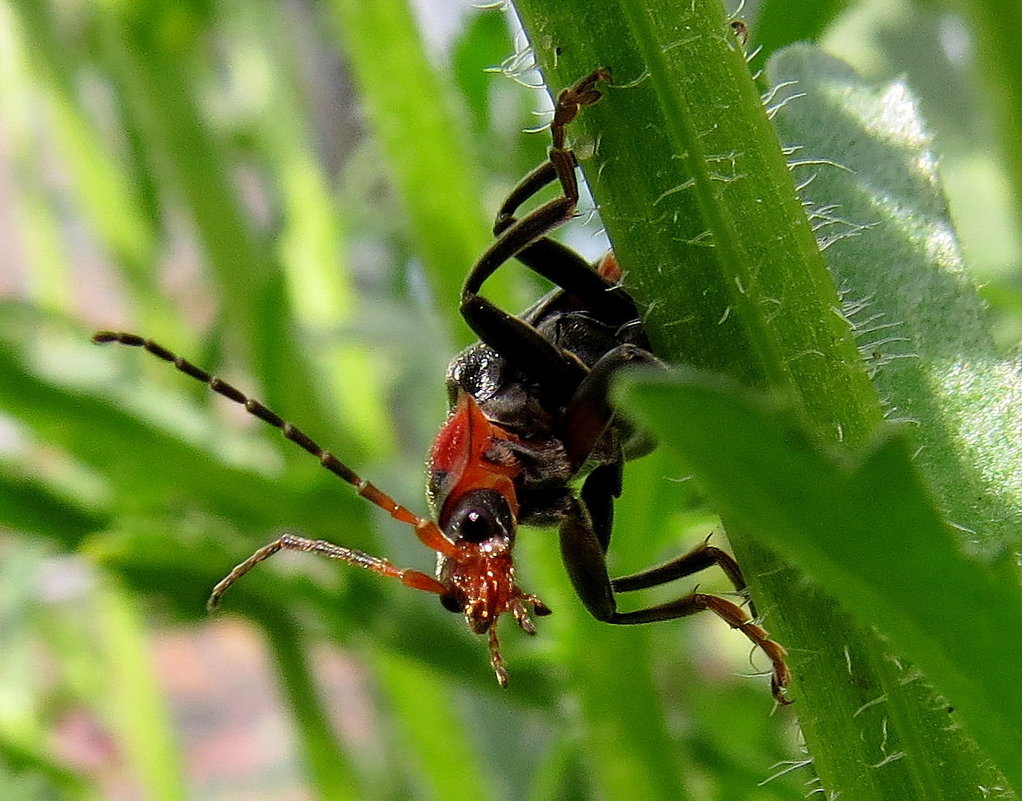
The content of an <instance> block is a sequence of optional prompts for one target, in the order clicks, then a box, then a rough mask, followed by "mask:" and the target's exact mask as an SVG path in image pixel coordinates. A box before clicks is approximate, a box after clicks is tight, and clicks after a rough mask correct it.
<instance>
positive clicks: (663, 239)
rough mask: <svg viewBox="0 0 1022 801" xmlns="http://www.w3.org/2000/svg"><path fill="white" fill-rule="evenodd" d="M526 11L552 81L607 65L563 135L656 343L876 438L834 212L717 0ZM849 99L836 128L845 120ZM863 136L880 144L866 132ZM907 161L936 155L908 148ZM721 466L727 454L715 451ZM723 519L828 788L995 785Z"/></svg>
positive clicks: (906, 792)
mask: <svg viewBox="0 0 1022 801" xmlns="http://www.w3.org/2000/svg"><path fill="white" fill-rule="evenodd" d="M519 10H520V11H521V13H522V19H523V22H524V24H525V26H526V28H527V30H529V32H530V35H531V37H532V41H533V44H534V46H535V49H536V52H537V57H538V59H539V61H540V63H541V64H542V65H543V67H544V70H545V72H546V75H547V78H548V81H549V82H550V83H551V84H552V85H553V86H554V87H557V86H564V85H567V84H569V83H571V82H572V81H574V80H576V79H577V78H578V77H579V76H581V75H584V74H586V73H587V72H589V71H590V70H592V69H593V67H594V66H596V65H605V66H608V67H610V68H611V69H612V70H613V73H614V80H613V83H612V85H611V86H609V87H608V88H607V91H606V92H605V100H604V101H603V102H601V103H600V104H598V105H596V106H594V107H593V108H592V109H586V113H585V114H584V115H582V117H581V118H580V120H579V124H578V125H577V126H576V128H575V130H574V131H573V134H574V136H575V138H576V141H578V139H579V138H580V137H582V138H584V137H586V136H589V137H591V139H592V140H594V141H598V142H599V146H598V147H597V148H596V149H595V153H594V155H593V158H592V159H591V160H590V161H588V162H587V161H585V160H583V162H582V167H583V170H584V171H585V172H586V174H587V177H588V179H589V181H590V184H591V186H592V188H593V192H594V195H595V197H596V199H597V201H598V202H599V204H600V209H601V215H602V217H603V219H604V222H605V223H606V227H607V231H608V233H609V235H610V237H611V240H612V242H613V244H614V248H615V252H616V253H617V255H618V258H619V260H620V261H621V264H622V266H623V268H624V271H625V275H626V280H627V281H628V283H629V286H630V287H632V288H634V292H635V295H636V296H637V298H638V299H639V300H640V302H642V303H644V304H645V306H644V310H643V311H644V320H645V322H646V325H647V329H648V331H649V334H650V338H651V341H652V342H653V346H654V350H655V352H657V353H658V354H659V355H661V356H662V357H664V358H666V359H667V360H670V361H673V362H675V363H679V364H688V365H694V366H698V367H703V368H708V369H710V370H712V371H714V372H717V373H721V374H724V375H727V376H729V377H731V378H732V379H734V380H737V381H738V382H741V383H742V384H744V385H746V386H749V385H754V386H758V387H763V388H768V389H769V391H770V392H771V394H778V395H780V396H781V397H783V398H785V399H786V402H787V403H789V404H790V405H791V408H792V409H793V410H794V414H795V416H796V418H797V419H798V420H799V421H800V424H801V425H803V426H806V427H807V428H808V430H809V431H810V432H811V434H812V436H813V437H814V438H815V439H819V440H820V441H824V442H828V441H829V442H832V443H834V445H835V447H839V446H840V447H843V448H851V447H856V446H862V445H863V444H865V443H866V442H868V441H870V439H871V438H872V437H873V436H874V433H875V429H876V428H877V426H878V425H880V423H881V419H882V415H883V411H884V407H883V405H882V400H883V401H886V400H887V398H882V397H878V394H877V392H876V390H875V389H874V388H873V387H872V386H871V385H870V384H869V382H868V374H867V368H872V365H869V364H868V363H867V361H866V360H865V359H863V355H862V354H861V353H860V351H859V349H858V348H859V347H860V346H862V345H863V344H864V342H863V341H861V340H860V341H858V342H857V341H856V335H857V334H858V335H859V336H861V335H862V334H863V333H865V332H866V329H867V328H868V323H865V322H861V321H860V322H859V325H858V327H856V322H857V321H856V319H855V315H854V314H853V312H854V311H855V308H854V307H851V306H850V307H849V308H848V309H847V310H845V309H844V308H843V306H842V302H841V300H842V295H843V293H844V287H843V286H841V287H835V285H834V283H833V281H832V279H831V277H830V275H829V274H828V273H827V272H826V271H825V269H824V263H823V259H822V257H821V256H820V253H819V252H818V249H817V243H816V241H815V239H814V237H813V233H814V231H813V225H814V224H815V225H817V230H816V231H815V233H816V234H817V235H820V236H824V235H825V233H826V232H825V231H821V230H819V229H818V224H819V223H820V222H821V221H823V220H824V219H825V218H826V216H827V207H824V206H820V207H817V208H810V209H809V211H811V212H812V215H811V221H812V222H810V219H807V216H806V214H805V211H804V210H803V209H802V208H801V205H800V201H799V200H798V199H797V196H796V193H795V186H794V181H793V180H792V176H791V174H790V171H789V166H788V165H787V164H786V163H785V162H786V160H787V159H786V156H787V155H791V154H790V153H788V154H786V153H784V152H783V151H782V150H781V148H780V146H779V144H778V142H777V139H776V133H775V131H774V130H773V129H772V128H771V126H769V125H768V124H764V123H765V121H766V119H767V115H766V112H765V111H764V109H763V107H762V104H761V101H760V98H759V97H758V96H757V95H756V94H755V91H754V88H753V84H752V79H751V76H750V75H749V73H748V69H747V67H746V65H745V63H744V60H743V59H742V58H741V53H739V52H738V47H737V45H736V43H735V39H734V34H733V31H732V30H731V29H730V27H729V26H728V24H727V19H726V16H725V14H724V12H723V9H721V8H720V7H719V6H718V5H717V4H715V3H704V4H697V5H696V6H694V7H684V8H678V7H677V6H676V5H674V4H667V3H662V2H658V1H657V0H645V2H633V3H624V2H621V3H607V4H601V6H600V8H599V10H598V12H597V11H594V10H592V9H589V8H587V7H586V6H585V4H584V3H581V2H579V3H575V2H562V3H558V4H556V7H554V6H552V5H548V4H544V3H540V2H533V1H532V0H527V1H526V0H523V1H522V2H520V3H519ZM792 103H793V104H794V103H797V101H792ZM775 111H776V110H775ZM848 111H849V110H848V109H840V110H839V111H838V112H836V114H835V117H836V119H835V120H833V122H834V123H836V124H838V125H839V126H840V123H841V122H842V120H843V115H846V114H848ZM590 112H591V113H590ZM637 120H641V121H642V124H637V122H636V121H637ZM859 132H860V133H861V130H860V131H859ZM865 133H866V134H867V139H870V138H872V139H876V140H879V142H881V143H882V142H885V141H887V138H888V133H887V132H886V131H884V130H878V129H876V128H875V127H874V128H868V129H866V131H865ZM795 144H800V142H799V141H798V140H795ZM834 144H835V145H836V149H837V152H835V153H831V154H829V155H827V156H817V158H822V159H825V160H826V162H827V163H833V162H841V161H842V154H841V148H842V147H849V148H853V149H854V147H856V146H863V143H862V139H857V138H856V136H855V133H854V132H848V131H845V130H843V131H842V132H841V134H840V135H839V136H838V137H837V138H836V139H835V140H834ZM866 146H867V147H868V144H867V145H866ZM799 155H800V154H798V153H795V154H794V156H793V158H795V159H798V158H799ZM915 155H916V158H918V159H921V160H923V161H924V162H926V161H932V157H931V156H929V155H928V154H927V153H926V152H925V149H924V148H923V147H922V146H921V145H920V144H919V143H917V144H916V154H915ZM894 197H896V198H897V197H899V196H898V195H895V196H894ZM826 202H827V203H830V204H832V203H835V202H838V203H839V202H840V200H839V199H838V200H835V199H833V198H827V201H826ZM849 228H854V226H849ZM807 237H808V240H807ZM851 241H853V240H849V242H851ZM916 247H917V248H920V249H921V247H922V243H920V242H917V243H916ZM873 263H876V260H875V259H874V260H873ZM838 289H840V290H841V292H840V293H839V291H838ZM863 297H865V296H859V298H858V299H860V300H861V299H862V298H863ZM856 299H857V298H856V297H854V296H853V297H852V298H851V300H852V301H853V302H854V301H855V300H856ZM938 303H939V301H938ZM867 315H868V312H867ZM888 410H889V407H888ZM839 443H840V445H839ZM716 458H718V459H721V460H730V458H731V457H730V455H729V454H728V453H727V452H726V451H724V450H723V449H721V448H718V449H717V451H716ZM739 461H740V460H735V462H736V463H737V462H739ZM732 467H734V463H732ZM724 522H725V524H726V525H727V529H728V535H729V538H730V540H731V543H732V545H733V547H734V550H735V552H736V555H737V556H738V557H739V561H740V562H741V563H742V565H743V567H744V569H745V571H746V575H747V576H748V577H749V581H750V584H751V585H752V587H753V595H754V597H755V598H756V599H757V603H758V604H759V607H760V608H761V609H766V610H768V618H767V625H768V627H769V628H770V629H771V630H772V631H773V632H774V633H775V635H776V636H777V637H778V639H779V640H780V641H781V642H782V643H784V644H785V645H787V646H788V647H789V649H790V661H791V664H792V666H793V669H794V672H795V683H794V688H793V689H794V694H795V695H796V696H797V697H798V700H799V703H798V710H797V711H798V714H799V716H800V724H801V728H802V731H803V732H804V734H805V739H806V742H807V745H808V748H809V750H810V753H811V755H812V757H813V761H812V765H813V768H814V769H815V770H816V771H817V773H818V775H819V777H820V780H821V782H822V787H821V789H824V790H826V791H827V792H829V793H832V794H847V795H853V796H854V797H856V798H858V799H891V800H892V801H894V800H895V799H904V798H907V797H911V798H921V797H942V796H943V797H965V795H966V793H973V792H974V791H975V788H976V787H977V786H979V785H984V786H993V785H996V784H999V783H1003V781H999V780H998V779H997V774H996V772H993V771H991V770H990V768H989V765H988V764H987V763H985V762H984V761H983V760H982V759H981V758H980V757H978V756H977V752H976V749H975V746H974V745H972V744H971V743H970V741H969V740H968V738H967V737H966V736H965V735H964V734H962V732H961V730H959V729H954V728H950V729H949V728H948V727H947V725H946V714H945V713H943V711H942V709H941V708H940V707H939V706H938V705H937V699H936V697H935V694H934V691H933V690H932V689H931V688H929V687H928V686H927V685H925V684H924V683H922V682H919V681H913V677H917V675H918V674H917V673H912V672H906V671H911V670H913V669H912V668H906V667H903V666H902V665H901V663H900V662H898V661H897V660H896V659H894V658H892V655H891V653H890V648H889V646H888V645H887V644H885V642H884V641H883V640H881V639H880V638H879V637H877V636H876V635H875V634H874V633H873V632H872V631H871V630H870V629H869V628H864V627H862V626H857V625H855V624H854V623H853V621H851V620H850V619H849V618H848V617H847V612H846V611H845V610H843V609H842V607H840V606H839V605H838V603H837V602H836V600H835V599H834V598H833V597H831V596H829V595H827V594H826V593H825V592H824V590H823V588H822V587H821V586H820V585H819V584H817V583H814V582H810V581H807V580H806V578H805V577H802V576H800V575H799V574H798V573H796V572H795V571H794V570H791V569H786V567H785V565H784V564H783V563H781V562H780V560H779V559H778V558H777V557H776V555H774V554H773V553H772V552H771V551H770V550H768V549H767V548H766V547H765V545H766V543H768V542H770V540H765V539H763V538H762V535H760V534H759V533H758V531H757V529H756V528H755V527H754V525H752V524H751V523H750V522H749V519H748V518H745V517H742V518H730V517H728V516H727V515H725V516H724ZM761 540H762V541H761ZM849 664H851V665H852V666H853V670H854V681H852V682H850V681H848V678H847V677H848V670H849V668H848V665H849ZM899 687H901V688H903V689H902V690H901V691H898V689H897V688H899ZM878 699H888V701H887V703H882V702H881V701H879V700H878ZM892 755H896V756H894V758H892ZM880 768H882V770H881V769H880Z"/></svg>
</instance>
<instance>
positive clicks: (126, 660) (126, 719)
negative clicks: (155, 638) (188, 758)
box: [94, 574, 188, 801]
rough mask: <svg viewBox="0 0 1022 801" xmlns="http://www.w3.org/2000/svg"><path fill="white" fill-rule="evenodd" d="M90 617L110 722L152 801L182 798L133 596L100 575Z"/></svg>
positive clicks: (175, 755)
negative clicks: (101, 653) (102, 663)
mask: <svg viewBox="0 0 1022 801" xmlns="http://www.w3.org/2000/svg"><path fill="white" fill-rule="evenodd" d="M94 597H95V603H96V607H97V615H96V620H97V623H98V626H99V629H100V632H101V635H100V636H101V638H102V642H103V647H104V650H105V656H106V668H107V677H108V681H109V683H108V684H107V685H106V687H107V689H108V690H109V696H108V697H107V698H106V699H105V700H106V703H107V705H108V708H109V709H110V713H111V721H110V722H111V726H112V728H113V729H114V731H115V732H116V736H117V739H118V742H119V745H120V748H121V749H123V751H124V753H125V754H127V755H128V758H129V761H130V763H131V765H132V767H133V768H134V770H135V772H136V773H137V779H138V781H139V782H140V784H141V785H142V787H143V788H144V793H145V796H146V797H147V798H150V799H152V801H186V799H187V797H188V794H187V792H186V790H185V780H184V776H183V774H182V764H181V758H180V752H179V750H178V748H177V744H176V737H175V735H174V733H173V730H172V728H171V722H170V715H169V713H168V710H167V708H166V706H165V703H164V697H163V695H162V694H161V692H160V683H159V681H158V680H157V677H156V676H155V675H154V671H153V666H152V663H151V660H150V655H149V649H148V645H149V637H148V634H147V633H146V631H145V628H144V624H143V620H142V613H141V610H140V608H139V602H138V600H137V599H136V598H135V597H134V596H132V595H129V594H127V593H126V592H125V591H124V590H123V589H122V588H121V587H120V585H119V583H118V581H117V579H116V578H115V577H114V576H112V575H110V574H106V575H100V576H98V579H97V584H96V589H95V596H94Z"/></svg>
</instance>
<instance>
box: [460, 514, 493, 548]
mask: <svg viewBox="0 0 1022 801" xmlns="http://www.w3.org/2000/svg"><path fill="white" fill-rule="evenodd" d="M494 533H495V532H494V525H493V521H492V520H491V519H490V516H489V515H488V514H487V513H486V512H485V511H484V510H482V509H472V510H470V511H469V513H468V514H467V515H465V519H464V520H463V521H462V523H461V536H462V537H463V538H465V539H466V540H469V541H470V542H482V541H483V540H488V539H489V538H490V537H492V536H493V534H494Z"/></svg>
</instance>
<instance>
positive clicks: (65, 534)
mask: <svg viewBox="0 0 1022 801" xmlns="http://www.w3.org/2000/svg"><path fill="white" fill-rule="evenodd" d="M108 522H109V516H108V515H107V514H106V513H103V512H98V511H95V510H89V509H84V508H82V507H81V506H80V505H78V504H76V503H75V502H74V501H73V500H71V499H69V498H67V497H64V496H63V495H61V494H60V493H58V492H56V491H55V490H54V489H53V488H51V487H49V486H47V485H46V484H45V483H44V482H41V481H38V480H36V479H33V478H29V477H27V476H24V475H21V474H20V473H14V472H10V468H9V467H8V466H7V465H2V466H0V527H5V528H7V529H10V530H11V531H24V532H33V533H37V534H42V535H44V536H46V537H48V538H50V539H51V540H53V541H54V542H57V543H59V544H60V545H61V546H63V547H65V548H73V547H74V546H76V545H77V544H78V543H79V542H80V541H81V540H82V539H83V538H84V537H86V536H87V535H89V534H91V533H93V532H95V531H99V530H101V529H102V528H104V527H105V526H106V525H107V524H108Z"/></svg>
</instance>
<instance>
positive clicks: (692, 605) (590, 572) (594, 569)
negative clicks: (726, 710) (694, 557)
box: [560, 500, 790, 704]
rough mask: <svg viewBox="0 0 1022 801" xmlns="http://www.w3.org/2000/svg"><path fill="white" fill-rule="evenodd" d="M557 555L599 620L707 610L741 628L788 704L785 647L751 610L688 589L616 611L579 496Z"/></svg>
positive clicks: (623, 621)
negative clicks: (670, 597)
mask: <svg viewBox="0 0 1022 801" xmlns="http://www.w3.org/2000/svg"><path fill="white" fill-rule="evenodd" d="M560 545H561V558H562V559H563V560H564V566H565V568H566V570H567V571H568V576H569V577H570V579H571V583H572V584H573V585H574V587H575V592H576V593H577V594H578V597H579V599H580V600H581V601H582V604H583V605H584V606H585V608H586V609H587V610H588V611H589V613H590V614H591V615H592V616H593V617H595V618H596V619H597V620H600V621H603V622H605V623H614V624H618V625H632V624H637V623H652V622H654V621H661V620H674V619H676V618H680V617H687V616H688V615H694V614H695V613H697V612H701V611H703V610H705V609H708V610H710V611H711V612H713V613H714V614H716V615H717V616H718V617H720V618H722V619H723V620H724V621H725V622H726V623H727V624H728V625H729V626H731V627H732V628H735V629H738V630H739V631H741V632H742V633H743V634H744V635H745V636H746V637H748V638H749V640H750V641H751V642H752V643H753V644H754V645H756V646H758V647H759V648H760V649H761V650H762V651H763V653H765V654H766V655H767V657H768V658H769V659H770V662H771V664H772V666H773V675H772V678H771V687H772V688H773V694H774V698H775V699H777V701H778V703H782V704H786V703H789V702H788V700H787V698H785V696H784V687H785V686H786V685H787V684H788V681H789V679H790V673H789V671H788V666H787V664H786V663H785V661H784V656H785V650H784V648H783V646H781V645H780V644H779V643H777V642H775V641H774V640H772V639H770V635H769V633H768V632H767V631H766V630H765V629H764V628H763V627H762V626H760V625H759V624H757V623H755V622H754V621H753V620H752V618H751V617H750V616H749V613H748V612H746V611H745V610H744V609H742V608H741V607H740V606H738V605H737V604H734V603H732V602H731V601H728V600H725V599H724V598H718V597H717V596H715V595H707V594H705V593H690V594H688V595H684V596H682V597H681V598H678V599H676V600H674V601H669V602H667V603H664V604H658V605H656V606H650V607H647V608H645V609H637V610H635V611H631V612H619V611H618V609H617V601H616V599H615V597H614V586H613V584H612V582H611V580H610V576H609V575H608V573H607V562H606V559H605V556H604V551H603V547H602V545H601V543H600V539H599V537H598V536H597V534H596V532H595V530H594V528H593V522H592V519H591V518H590V515H589V512H588V510H587V509H586V508H585V506H584V505H583V504H582V503H581V502H580V501H577V500H576V501H575V502H574V507H573V509H572V510H571V513H570V514H569V515H568V517H567V518H565V520H564V522H563V523H561V529H560Z"/></svg>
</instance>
